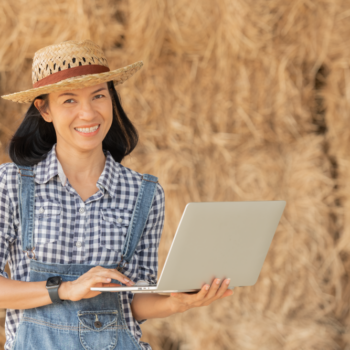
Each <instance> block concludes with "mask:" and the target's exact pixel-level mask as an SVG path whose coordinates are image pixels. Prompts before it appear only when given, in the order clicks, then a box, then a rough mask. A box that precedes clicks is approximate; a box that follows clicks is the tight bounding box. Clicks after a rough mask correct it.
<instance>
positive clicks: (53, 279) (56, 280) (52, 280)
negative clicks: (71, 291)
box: [46, 276, 62, 287]
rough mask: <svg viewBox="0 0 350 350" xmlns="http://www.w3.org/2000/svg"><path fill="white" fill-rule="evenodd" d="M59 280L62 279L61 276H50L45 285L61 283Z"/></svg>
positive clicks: (51, 285) (50, 285)
mask: <svg viewBox="0 0 350 350" xmlns="http://www.w3.org/2000/svg"><path fill="white" fill-rule="evenodd" d="M61 281H62V277H61V276H55V277H50V278H49V279H48V280H47V282H46V287H53V286H58V285H60V284H61Z"/></svg>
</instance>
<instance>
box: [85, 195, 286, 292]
mask: <svg viewBox="0 0 350 350" xmlns="http://www.w3.org/2000/svg"><path fill="white" fill-rule="evenodd" d="M285 205H286V202H285V201H256V202H202V203H189V204H187V206H186V208H185V210H184V212H183V214H182V217H181V220H180V223H179V226H178V228H177V230H176V233H175V236H174V239H173V242H172V245H171V247H170V250H169V253H168V256H167V258H166V261H165V264H164V268H163V271H162V273H161V275H160V278H159V281H158V283H157V285H148V284H147V283H145V282H141V283H137V284H136V285H134V286H132V287H126V286H120V287H93V288H91V290H94V291H101V292H111V291H113V292H121V291H131V292H133V293H170V292H171V293H173V292H196V291H198V290H200V289H201V288H202V286H203V285H204V284H205V283H207V284H211V283H212V281H213V279H214V278H220V279H221V280H223V279H224V278H230V279H231V282H230V285H229V288H230V289H233V288H234V287H243V286H252V285H254V284H255V283H256V281H257V279H258V277H259V274H260V271H261V268H262V266H263V263H264V261H265V258H266V255H267V252H268V250H269V247H270V244H271V241H272V239H273V236H274V234H275V232H276V229H277V226H278V223H279V221H280V218H281V216H282V213H283V210H284V208H285Z"/></svg>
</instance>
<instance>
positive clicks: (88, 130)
mask: <svg viewBox="0 0 350 350" xmlns="http://www.w3.org/2000/svg"><path fill="white" fill-rule="evenodd" d="M98 128H99V125H96V126H93V127H91V128H75V130H78V131H80V132H84V133H86V134H87V133H89V132H94V131H96V130H97V129H98Z"/></svg>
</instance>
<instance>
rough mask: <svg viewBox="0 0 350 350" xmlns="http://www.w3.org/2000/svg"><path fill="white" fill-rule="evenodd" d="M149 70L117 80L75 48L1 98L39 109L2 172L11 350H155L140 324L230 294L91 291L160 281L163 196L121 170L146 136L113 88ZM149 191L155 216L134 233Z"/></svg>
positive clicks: (84, 45) (3, 283) (41, 63)
mask: <svg viewBox="0 0 350 350" xmlns="http://www.w3.org/2000/svg"><path fill="white" fill-rule="evenodd" d="M141 66H142V62H137V63H135V64H133V65H130V66H127V67H124V68H121V69H118V70H115V71H110V70H109V68H108V64H107V60H106V58H105V56H104V54H103V52H102V51H101V49H100V48H99V47H98V46H97V45H95V44H94V43H92V42H91V41H83V42H76V41H67V42H63V43H61V44H57V45H52V46H49V47H46V48H43V49H41V50H39V51H38V52H37V53H36V54H35V56H34V61H33V74H32V78H33V89H31V90H27V91H23V92H19V93H15V94H11V95H6V96H3V97H4V98H6V99H9V100H12V101H16V102H30V103H31V106H30V107H29V109H28V111H27V113H26V115H25V118H24V120H23V122H22V124H21V125H20V126H19V128H18V130H17V131H16V133H15V135H14V137H13V139H12V140H11V143H10V157H11V159H12V160H13V162H14V163H6V164H2V165H1V166H0V200H1V206H0V274H1V277H0V308H6V309H7V317H6V337H7V341H6V345H5V349H6V350H9V349H13V350H18V349H27V350H29V349H74V350H76V349H86V350H87V349H99V350H101V349H105V350H107V349H108V350H112V349H118V350H121V349H123V350H125V349H127V350H128V349H133V350H134V349H151V348H150V346H149V345H148V344H146V343H143V342H140V337H141V330H140V326H139V324H140V323H141V322H142V321H143V320H145V319H148V318H157V317H167V316H169V315H172V314H174V313H178V312H184V311H186V310H188V309H190V308H193V307H199V306H204V305H209V304H210V303H212V302H213V301H215V300H217V299H220V298H224V297H226V296H229V295H231V294H232V291H231V290H228V289H227V286H228V284H229V280H225V281H222V283H220V281H219V280H215V281H214V282H213V283H212V285H211V286H209V285H204V286H203V288H202V290H201V291H200V292H198V293H197V294H194V295H191V294H185V293H174V294H172V295H171V296H170V297H167V296H161V295H153V294H149V295H147V294H146V295H141V294H136V295H135V296H134V295H133V294H132V293H99V292H92V291H91V290H90V288H91V287H93V286H116V285H118V283H122V284H125V285H127V286H132V285H134V284H135V283H137V282H139V281H147V282H150V283H156V276H157V264H158V256H157V250H158V244H159V239H160V235H161V231H162V228H163V221H164V192H163V189H162V187H161V186H160V185H159V184H157V181H156V180H157V179H156V178H155V177H152V176H151V175H144V176H142V175H141V174H139V173H136V172H134V171H132V170H130V169H127V168H125V167H123V166H122V165H121V164H120V162H121V161H122V159H123V158H124V156H126V155H127V154H129V153H130V152H131V151H132V150H133V149H134V148H135V146H136V143H137V132H136V130H135V128H134V127H133V125H132V123H131V122H130V121H129V119H128V118H127V116H126V114H125V112H124V111H123V108H122V106H121V104H120V101H119V99H118V95H117V93H116V90H115V87H114V85H117V84H119V83H122V82H123V81H125V80H126V79H128V78H129V77H130V76H131V75H133V74H134V73H135V72H136V71H137V70H139V69H140V68H141ZM140 188H142V189H145V191H144V190H141V191H140ZM147 191H148V192H147ZM144 192H145V193H146V192H147V193H148V194H149V195H148V198H150V200H149V201H148V202H149V204H147V205H149V207H147V208H146V209H147V210H148V211H147V212H149V215H148V217H147V218H146V219H147V220H146V221H144V222H142V225H141V224H140V225H141V226H140V225H134V222H135V220H142V219H141V218H140V217H139V216H138V214H137V213H138V211H137V210H134V209H135V207H136V206H137V205H139V206H143V205H146V204H143V203H146V202H145V201H144V200H145V195H144V194H143V193H144ZM146 199H147V198H146ZM143 209H145V208H144V207H143ZM135 213H136V214H135ZM134 226H135V227H136V226H140V227H141V229H138V231H137V229H136V228H134ZM130 237H133V240H129V238H130ZM135 237H137V239H136V240H135V239H134V238H135ZM125 242H133V243H132V244H125ZM7 261H8V263H9V266H10V269H11V276H12V279H11V280H10V279H8V278H7V275H6V273H5V272H4V268H5V264H6V262H7Z"/></svg>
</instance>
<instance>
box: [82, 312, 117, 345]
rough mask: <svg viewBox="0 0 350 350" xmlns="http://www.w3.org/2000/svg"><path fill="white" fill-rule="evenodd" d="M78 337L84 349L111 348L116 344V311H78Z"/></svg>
mask: <svg viewBox="0 0 350 350" xmlns="http://www.w3.org/2000/svg"><path fill="white" fill-rule="evenodd" d="M78 319H79V338H80V343H81V345H82V346H83V348H84V349H85V350H113V349H114V348H115V347H116V346H117V341H118V336H117V320H118V311H116V310H105V311H79V312H78Z"/></svg>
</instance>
